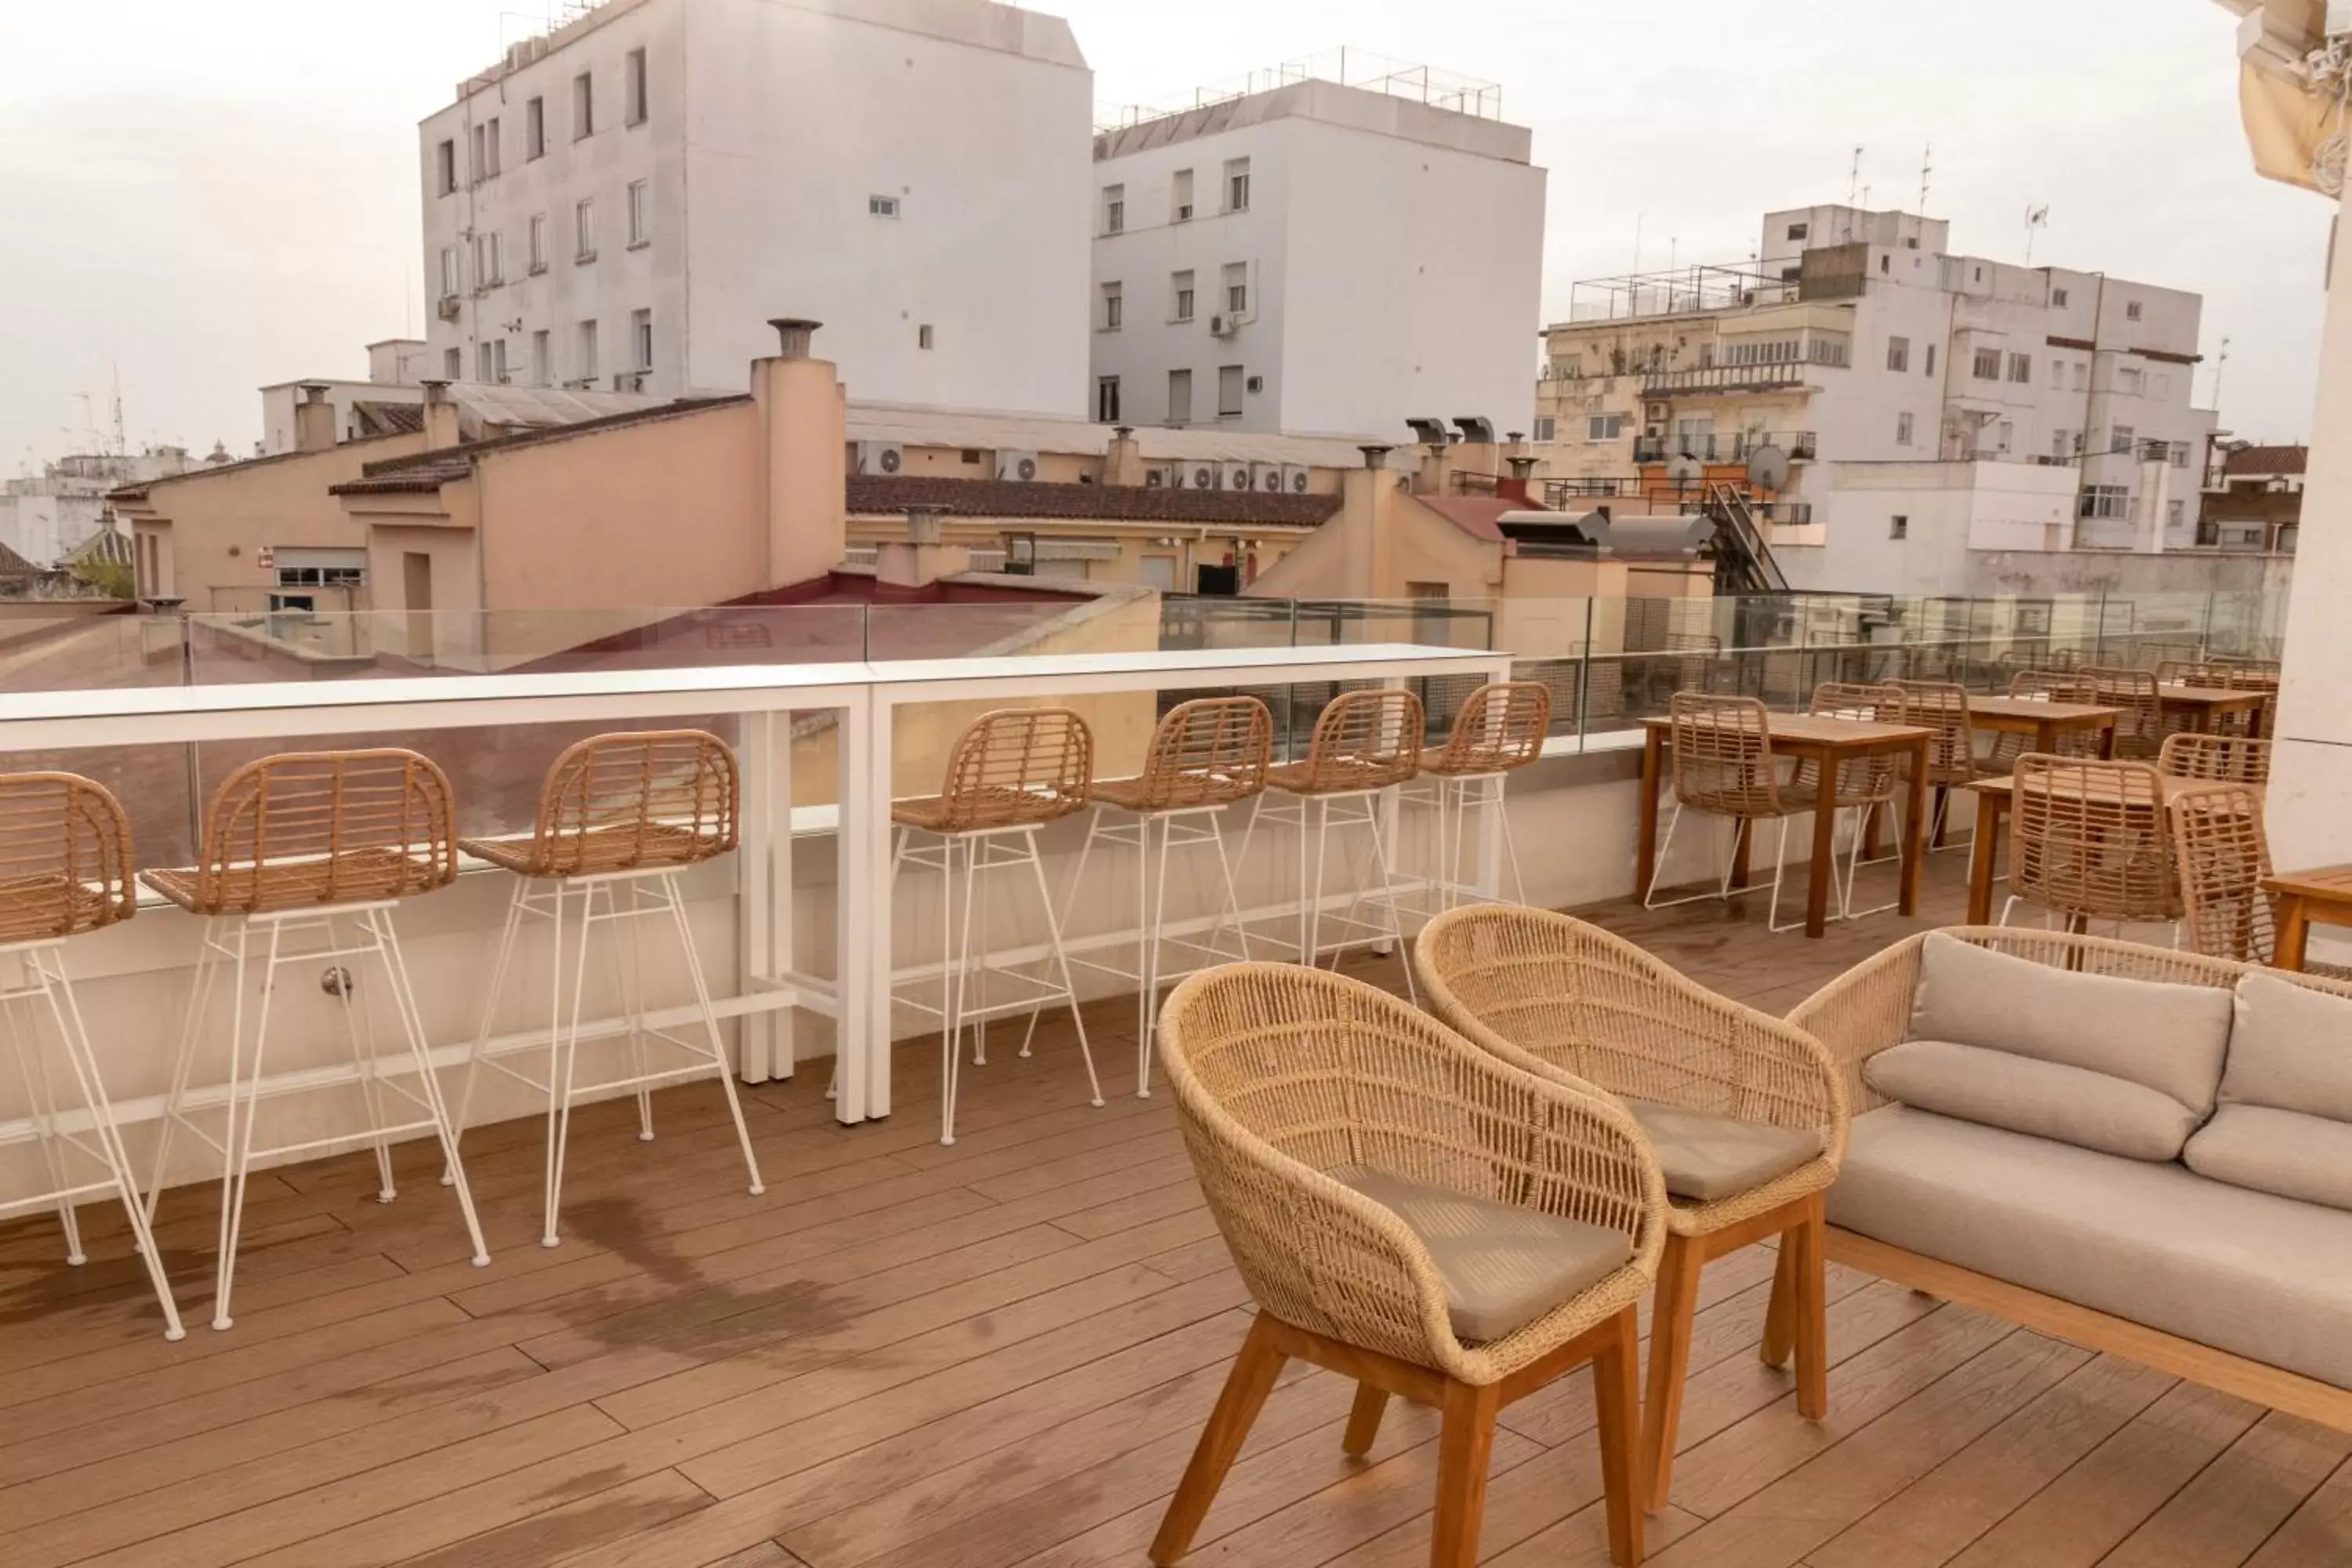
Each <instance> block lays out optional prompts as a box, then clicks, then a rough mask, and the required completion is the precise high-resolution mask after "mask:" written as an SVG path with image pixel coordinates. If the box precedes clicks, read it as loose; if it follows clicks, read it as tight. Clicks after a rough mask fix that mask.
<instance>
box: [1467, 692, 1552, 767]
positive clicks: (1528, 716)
mask: <svg viewBox="0 0 2352 1568" xmlns="http://www.w3.org/2000/svg"><path fill="white" fill-rule="evenodd" d="M1550 731H1551V690H1550V689H1549V688H1548V687H1546V686H1545V685H1544V684H1543V682H1541V681H1539V680H1496V681H1490V682H1488V683H1487V684H1486V685H1485V686H1482V687H1480V688H1478V689H1477V690H1475V691H1473V692H1472V693H1471V694H1470V695H1469V697H1468V698H1467V699H1466V700H1465V701H1464V702H1463V704H1462V711H1461V712H1459V713H1457V714H1455V715H1454V729H1453V731H1452V732H1451V733H1449V734H1448V735H1447V736H1446V737H1445V747H1444V752H1443V753H1442V756H1441V762H1440V765H1441V766H1443V767H1444V769H1445V770H1446V771H1447V772H1448V773H1507V772H1508V771H1509V770H1511V769H1513V768H1523V767H1525V766H1527V765H1528V763H1532V762H1534V761H1535V760H1536V759H1537V758H1538V757H1540V756H1541V755H1543V743H1544V737H1545V736H1546V735H1547V734H1549V733H1550Z"/></svg>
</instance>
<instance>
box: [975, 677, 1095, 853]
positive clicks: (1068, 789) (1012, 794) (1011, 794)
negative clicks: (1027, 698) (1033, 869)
mask: <svg viewBox="0 0 2352 1568" xmlns="http://www.w3.org/2000/svg"><path fill="white" fill-rule="evenodd" d="M1094 776H1095V737H1094V731H1092V730H1089V729H1088V728H1087V721H1085V720H1084V719H1082V718H1080V717H1079V716H1078V715H1077V714H1076V712H1074V711H1073V710H1070V709H1067V708H1001V709H998V710H996V711H995V712H993V713H983V714H982V715H981V716H980V717H979V718H977V719H975V720H973V721H971V725H970V727H969V728H967V729H966V730H965V731H964V732H963V733H962V734H961V735H959V736H957V737H956V742H955V746H954V748H953V749H952V750H951V751H950V752H949V753H948V768H947V778H946V781H945V783H944V784H943V785H942V786H941V788H940V797H941V805H942V807H943V815H942V816H941V818H940V828H941V830H942V831H945V832H949V833H962V832H970V831H972V830H973V829H976V828H986V827H1019V826H1033V825H1034V824H1037V823H1041V822H1052V821H1054V820H1055V818H1057V817H1064V816H1069V815H1070V814H1071V813H1072V812H1075V811H1080V810H1083V809H1084V808H1085V806H1086V804H1087V790H1088V789H1090V788H1092V787H1093V784H1094Z"/></svg>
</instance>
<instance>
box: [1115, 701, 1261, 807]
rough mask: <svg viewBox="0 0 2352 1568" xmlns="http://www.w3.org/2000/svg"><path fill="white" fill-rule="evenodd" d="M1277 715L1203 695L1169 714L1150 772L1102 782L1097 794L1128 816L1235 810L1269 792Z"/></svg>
mask: <svg viewBox="0 0 2352 1568" xmlns="http://www.w3.org/2000/svg"><path fill="white" fill-rule="evenodd" d="M1273 750H1274V715H1273V714H1272V713H1270V712H1268V711H1267V710H1266V706H1265V703H1263V702H1261V701H1259V700H1257V699H1256V698H1255V697H1202V698H1198V699H1195V700H1192V701H1190V702H1181V703H1179V704H1177V705H1176V706H1175V707H1174V708H1171V709H1170V710H1168V713H1167V716H1166V717H1165V718H1163V719H1161V720H1160V723H1159V725H1158V727H1157V728H1155V729H1154V730H1153V731H1152V732H1151V745H1150V750H1149V751H1147V752H1145V753H1144V759H1143V771H1142V772H1141V773H1138V774H1137V775H1136V776H1135V777H1133V778H1131V779H1098V780H1097V781H1096V782H1095V784H1094V785H1093V788H1092V791H1091V796H1092V798H1093V799H1095V800H1097V801H1100V802H1102V803H1104V804H1107V805H1116V806H1118V807H1120V808H1122V809H1124V810H1127V811H1192V810H1197V809H1200V808H1201V807H1203V806H1213V805H1232V804H1233V803H1234V802H1235V801H1242V800H1247V799H1249V798H1250V797H1251V796H1253V795H1256V794H1257V793H1258V792H1259V791H1261V790H1263V789H1265V777H1266V767H1267V763H1268V759H1269V758H1270V757H1271V755H1272V753H1273Z"/></svg>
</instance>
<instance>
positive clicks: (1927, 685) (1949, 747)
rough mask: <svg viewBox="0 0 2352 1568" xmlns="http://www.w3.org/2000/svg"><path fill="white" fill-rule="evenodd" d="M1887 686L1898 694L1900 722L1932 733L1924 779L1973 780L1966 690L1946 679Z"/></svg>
mask: <svg viewBox="0 0 2352 1568" xmlns="http://www.w3.org/2000/svg"><path fill="white" fill-rule="evenodd" d="M1888 684H1889V685H1891V686H1893V687H1894V688H1895V690H1896V691H1897V692H1899V693H1900V694H1901V695H1902V699H1903V712H1902V722H1904V723H1906V724H1916V725H1918V726H1919V727H1920V728H1921V729H1923V730H1933V731H1936V738H1935V740H1934V741H1933V742H1930V743H1929V744H1928V748H1927V776H1928V777H1929V778H1931V779H1937V780H1942V779H1946V778H1966V777H1973V776H1974V775H1975V773H1976V755H1977V738H1976V729H1975V726H1974V725H1972V724H1970V723H1969V693H1968V689H1967V688H1966V687H1964V686H1958V685H1956V684H1954V683H1953V682H1951V681H1948V680H1895V681H1890V682H1888Z"/></svg>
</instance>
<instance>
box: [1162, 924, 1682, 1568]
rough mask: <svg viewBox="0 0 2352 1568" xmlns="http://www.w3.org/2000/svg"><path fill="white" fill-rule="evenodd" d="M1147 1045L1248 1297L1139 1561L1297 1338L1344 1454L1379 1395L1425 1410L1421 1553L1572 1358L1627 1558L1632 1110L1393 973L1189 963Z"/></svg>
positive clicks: (1647, 1182) (1652, 1203) (1635, 1297)
mask: <svg viewBox="0 0 2352 1568" xmlns="http://www.w3.org/2000/svg"><path fill="white" fill-rule="evenodd" d="M1487 907H1489V908H1491V907H1492V906H1487ZM1468 912H1472V911H1468V910H1462V911H1456V913H1457V914H1459V913H1468ZM1482 912H1483V911H1482ZM1442 918H1444V917H1441V919H1442ZM1160 1063H1161V1066H1162V1068H1164V1069H1165V1071H1166V1073H1167V1077H1168V1081H1169V1083H1170V1085H1171V1087H1172V1088H1173V1089H1174V1090H1175V1096H1176V1106H1177V1116H1178V1121H1179V1123H1180V1125H1181V1128H1182V1131H1183V1136H1184V1147H1185V1152H1187V1153H1188V1154H1189V1155H1190V1156H1191V1157H1192V1169H1193V1173H1195V1175H1197V1176H1198V1178H1199V1180H1200V1184H1201V1191H1202V1194H1203V1195H1204V1196H1205V1197H1206V1198H1207V1200H1208V1205H1209V1212H1210V1213H1211V1214H1213V1215H1215V1217H1216V1222H1217V1228H1218V1229H1219V1230H1220V1231H1222V1232H1223V1235H1224V1239H1225V1245H1226V1247H1228V1248H1229V1249H1230V1251H1231V1252H1232V1255H1233V1260H1234V1268H1236V1269H1237V1270H1239V1272H1240V1274H1241V1277H1242V1280H1243V1282H1244V1284H1245V1285H1246V1286H1247V1287H1248V1289H1249V1292H1250V1295H1251V1297H1252V1299H1253V1300H1255V1303H1256V1307H1257V1313H1256V1317H1255V1320H1254V1321H1252V1323H1251V1325H1250V1331H1249V1335H1248V1338H1247V1339H1246V1340H1244V1342H1243V1345H1242V1349H1241V1353H1240V1355H1239V1357H1238V1358H1236V1360H1235V1361H1234V1365H1233V1369H1232V1371H1231V1372H1230V1373H1228V1374H1227V1376H1226V1379H1225V1385H1224V1391H1223V1393H1222V1394H1219V1396H1218V1398H1217V1403H1216V1407H1215V1409H1214V1410H1213V1411H1212V1412H1211V1413H1210V1415H1209V1419H1208V1423H1207V1425H1206V1426H1204V1427H1203V1428H1202V1432H1201V1437H1200V1441H1199V1443H1198V1445H1197V1446H1196V1447H1194V1448H1193V1451H1192V1461H1191V1463H1190V1464H1189V1465H1187V1466H1186V1467H1185V1470H1184V1476H1183V1479H1182V1481H1181V1484H1180V1485H1179V1486H1178V1487H1177V1489H1176V1494H1175V1496H1174V1497H1173V1498H1171V1500H1169V1503H1168V1509H1167V1512H1166V1513H1165V1515H1164V1516H1163V1517H1162V1518H1161V1520H1160V1530H1159V1532H1158V1534H1156V1535H1155V1536H1154V1537H1153V1538H1152V1542H1151V1548H1150V1556H1151V1561H1152V1562H1153V1563H1160V1564H1167V1563H1174V1562H1176V1561H1177V1560H1179V1559H1180V1558H1181V1557H1182V1556H1183V1555H1184V1554H1185V1552H1187V1551H1189V1550H1190V1549H1191V1547H1192V1538H1193V1536H1194V1535H1195V1534H1196V1533H1197V1532H1198V1531H1199V1530H1200V1527H1201V1524H1202V1521H1203V1519H1205V1518H1206V1517H1207V1515H1208V1512H1209V1509H1210V1505H1211V1504H1212V1503H1213V1501H1214V1500H1216V1496H1217V1489H1218V1488H1219V1486H1220V1485H1221V1484H1222V1483H1223V1480H1224V1478H1225V1473H1226V1471H1227V1470H1228V1469H1229V1468H1231V1467H1232V1465H1233V1462H1234V1458H1235V1456H1237V1455H1238V1454H1239V1453H1240V1451H1241V1448H1242V1445H1243V1443H1244V1441H1245V1440H1246V1439H1247V1437H1248V1436H1249V1431H1250V1426H1251V1424H1252V1423H1253V1422H1254V1421H1255V1419H1256V1416H1257V1414H1258V1411H1259V1409H1260V1407H1261V1406H1263V1405H1264V1404H1265V1398H1266V1395H1267V1394H1268V1393H1269V1392H1271V1391H1272V1389H1273V1387H1274V1385H1275V1383H1276V1379H1277V1378H1278V1377H1279V1376H1280V1375H1281V1373H1282V1369H1283V1366H1284V1363H1286V1361H1287V1360H1289V1359H1290V1358H1292V1357H1297V1359H1299V1360H1301V1361H1306V1362H1309V1363H1313V1364H1315V1365H1318V1366H1320V1367H1323V1368H1325V1369H1327V1370H1328V1371H1331V1372H1336V1373H1339V1375H1340V1376H1342V1377H1345V1378H1349V1379H1351V1380H1352V1381H1354V1382H1355V1384H1356V1385H1357V1386H1356V1396H1355V1405H1354V1408H1353V1410H1352V1412H1351V1413H1350V1414H1349V1417H1348V1424H1347V1428H1346V1432H1345V1435H1344V1436H1343V1437H1342V1438H1341V1446H1342V1447H1343V1448H1344V1450H1345V1451H1346V1452H1347V1453H1348V1454H1349V1455H1350V1456H1352V1457H1356V1458H1361V1457H1362V1456H1363V1455H1364V1454H1365V1453H1366V1452H1368V1451H1369V1450H1370V1447H1371V1446H1372V1444H1373V1442H1374V1440H1375V1439H1376V1438H1377V1437H1378V1436H1379V1433H1380V1426H1381V1416H1382V1415H1383V1414H1384V1413H1385V1412H1386V1409H1387V1406H1388V1403H1389V1401H1390V1399H1391V1398H1403V1399H1406V1400H1409V1401H1411V1402H1412V1403H1414V1404H1416V1405H1426V1406H1429V1407H1431V1408H1433V1409H1435V1410H1437V1411H1439V1412H1441V1413H1442V1420H1443V1426H1442V1428H1441V1433H1440V1436H1439V1438H1438V1443H1437V1500H1436V1501H1437V1506H1436V1513H1435V1518H1434V1520H1433V1523H1432V1526H1431V1532H1430V1550H1429V1561H1430V1563H1431V1564H1432V1568H1471V1565H1472V1564H1473V1563H1476V1562H1477V1560H1478V1534H1479V1527H1480V1523H1481V1521H1482V1517H1483V1515H1484V1513H1485V1510H1486V1471H1487V1466H1488V1459H1489V1457H1490V1455H1491V1454H1492V1452H1493V1445H1494V1442H1495V1428H1496V1416H1497V1415H1498V1414H1499V1412H1500V1411H1501V1410H1503V1409H1504V1408H1505V1407H1506V1406H1508V1405H1512V1404H1514V1403H1516V1402H1517V1401H1518V1400H1521V1399H1524V1398H1526V1397H1528V1395H1530V1394H1535V1393H1537V1392H1538V1390H1540V1389H1542V1388H1544V1387H1545V1386H1547V1385H1548V1384H1551V1383H1553V1382H1555V1381H1557V1380H1558V1379H1559V1378H1560V1377H1562V1376H1565V1375H1566V1374H1568V1373H1571V1372H1574V1371H1576V1370H1577V1369H1579V1368H1580V1367H1584V1366H1590V1367H1591V1369H1592V1392H1593V1409H1594V1414H1595V1416H1596V1418H1597V1426H1598V1428H1599V1431H1598V1436H1599V1444H1598V1446H1599V1448H1600V1451H1601V1490H1602V1494H1603V1497H1604V1498H1605V1500H1606V1503H1605V1511H1606V1513H1607V1516H1608V1530H1609V1548H1610V1556H1611V1558H1612V1560H1613V1561H1614V1562H1616V1563H1621V1564H1632V1563H1638V1562H1640V1561H1641V1558H1642V1537H1643V1519H1642V1503H1641V1492H1642V1484H1643V1483H1642V1468H1641V1460H1640V1455H1639V1447H1640V1441H1639V1437H1640V1433H1639V1427H1640V1421H1641V1417H1640V1415H1639V1411H1638V1404H1639V1402H1638V1400H1637V1398H1636V1392H1637V1390H1636V1381H1637V1373H1636V1370H1635V1366H1634V1357H1635V1355H1636V1354H1637V1353H1638V1352H1637V1348H1636V1346H1637V1341H1636V1338H1635V1333H1636V1328H1635V1323H1636V1317H1635V1314H1636V1310H1637V1308H1636V1303H1637V1302H1639V1301H1640V1300H1641V1298H1642V1297H1643V1295H1645V1294H1646V1293H1647V1292H1648V1290H1649V1288H1650V1283H1651V1280H1652V1279H1653V1278H1654V1275H1655V1273H1656V1269H1657V1261H1658V1256H1659V1252H1660V1249H1661V1248H1662V1247H1663V1246H1664V1219H1665V1191H1664V1178H1663V1177H1662V1175H1661V1174H1660V1172H1659V1169H1658V1163H1657V1159H1656V1156H1654V1154H1652V1153H1651V1152H1650V1148H1649V1143H1648V1142H1647V1140H1646V1139H1645V1138H1644V1137H1643V1133H1642V1131H1641V1129H1640V1128H1639V1127H1638V1126H1637V1125H1636V1123H1635V1122H1634V1121H1633V1118H1632V1117H1630V1116H1628V1115H1626V1114H1625V1112H1624V1111H1623V1110H1622V1109H1621V1108H1620V1107H1618V1106H1617V1105H1615V1104H1613V1103H1612V1102H1611V1101H1610V1100H1608V1099H1607V1098H1606V1097H1605V1096H1603V1095H1601V1094H1598V1093H1596V1092H1594V1091H1592V1090H1591V1089H1586V1088H1579V1087H1577V1086H1573V1085H1570V1084H1569V1083H1566V1082H1564V1081H1561V1080H1560V1079H1559V1077H1558V1076H1557V1075H1555V1074H1550V1073H1538V1072H1535V1071H1531V1070H1528V1069H1527V1068H1522V1067H1520V1066H1517V1065H1514V1064H1512V1063H1510V1062H1507V1061H1504V1060H1502V1059H1500V1058H1497V1057H1496V1056H1495V1055H1494V1054H1492V1053H1489V1052H1486V1051H1482V1050H1480V1049H1478V1048H1477V1047H1475V1046H1474V1045H1472V1044H1471V1043H1470V1042H1469V1041H1468V1040H1465V1039H1464V1038H1463V1037H1461V1036H1459V1035H1457V1034H1456V1033H1454V1031H1453V1030H1452V1029H1449V1028H1447V1027H1446V1026H1444V1025H1443V1024H1441V1023H1439V1022H1438V1021H1437V1020H1436V1019H1434V1018H1432V1017H1431V1016H1429V1015H1428V1014H1426V1013H1423V1012H1422V1011H1420V1010H1419V1009H1418V1008H1415V1007H1412V1006H1411V1005H1407V1004H1406V1003H1405V1002H1404V1001H1402V999H1400V998H1398V997H1396V996H1392V995H1391V994H1388V993H1387V992H1384V991H1380V990H1376V989H1374V988H1373V987H1371V986H1370V985H1366V984H1361V983H1360V982H1358V981H1355V980H1351V979H1349V978H1347V977H1345V976H1342V975H1338V974H1332V973H1327V972H1324V971H1320V970H1315V969H1309V968H1306V967H1304V966H1301V965H1296V964H1271V963H1242V964H1232V965H1228V966H1226V967H1224V968H1222V969H1213V970H1209V971H1207V972H1205V973H1200V974H1196V975H1193V976H1192V978H1191V979H1189V980H1186V981H1185V982H1184V983H1183V984H1181V985H1179V986H1178V987H1177V988H1176V989H1175V991H1174V992H1173V993H1172V994H1170V996H1169V998H1168V1002H1167V1005H1166V1006H1165V1007H1164V1008H1163V1009H1162V1010H1161V1013H1160Z"/></svg>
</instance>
